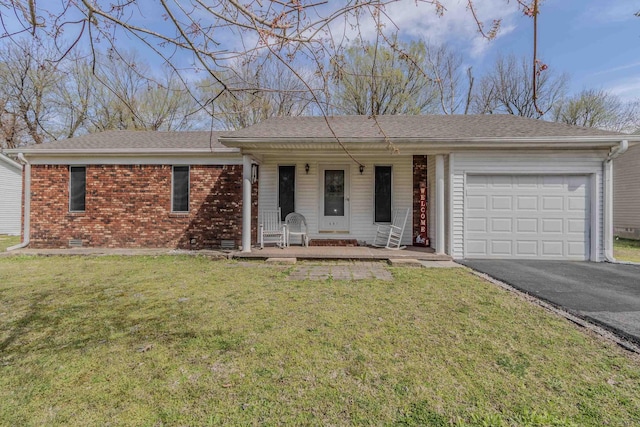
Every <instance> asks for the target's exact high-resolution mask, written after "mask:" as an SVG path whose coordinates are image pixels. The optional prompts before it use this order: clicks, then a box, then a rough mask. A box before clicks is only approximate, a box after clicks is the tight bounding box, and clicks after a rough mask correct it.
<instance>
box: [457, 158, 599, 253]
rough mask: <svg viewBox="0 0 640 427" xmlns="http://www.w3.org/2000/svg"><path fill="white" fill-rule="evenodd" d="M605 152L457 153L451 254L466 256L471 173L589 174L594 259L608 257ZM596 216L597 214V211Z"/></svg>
mask: <svg viewBox="0 0 640 427" xmlns="http://www.w3.org/2000/svg"><path fill="white" fill-rule="evenodd" d="M605 156H606V153H604V152H597V151H593V152H591V151H590V152H584V151H582V152H581V151H567V152H563V151H548V152H524V151H510V152H505V151H496V152H493V151H492V152H486V151H485V152H479V151H478V152H459V153H456V154H455V162H454V170H453V173H452V174H451V179H452V185H451V186H452V192H453V199H452V206H453V212H452V215H451V218H452V230H451V233H452V236H453V247H452V253H451V255H452V256H453V257H454V258H463V257H464V254H465V252H464V195H465V188H464V187H465V179H466V176H467V174H474V173H480V174H534V175H544V174H555V175H558V174H569V175H572V174H579V175H588V176H589V179H590V180H591V185H592V188H593V191H592V192H591V193H592V196H591V197H593V198H594V200H593V201H592V212H591V214H590V216H591V218H592V220H591V239H592V242H595V243H597V248H598V250H597V253H595V254H594V255H593V257H594V258H595V259H594V260H597V261H600V260H602V259H603V257H604V252H603V251H604V249H603V248H604V241H603V234H602V229H603V223H602V218H603V198H602V195H603V188H602V161H603V160H604V158H605ZM593 211H596V212H595V215H594V212H593Z"/></svg>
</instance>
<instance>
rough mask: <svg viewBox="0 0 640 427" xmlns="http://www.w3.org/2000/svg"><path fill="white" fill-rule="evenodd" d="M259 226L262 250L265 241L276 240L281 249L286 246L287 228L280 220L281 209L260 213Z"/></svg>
mask: <svg viewBox="0 0 640 427" xmlns="http://www.w3.org/2000/svg"><path fill="white" fill-rule="evenodd" d="M258 223H259V226H258V243H259V244H260V249H264V243H265V239H269V238H275V242H276V244H277V245H278V247H280V248H284V247H285V246H286V243H287V241H286V239H287V237H286V230H285V229H286V227H285V225H284V224H283V223H282V221H281V220H280V208H278V209H273V210H267V209H264V210H262V211H260V219H259V222H258Z"/></svg>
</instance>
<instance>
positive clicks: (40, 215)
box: [30, 165, 258, 249]
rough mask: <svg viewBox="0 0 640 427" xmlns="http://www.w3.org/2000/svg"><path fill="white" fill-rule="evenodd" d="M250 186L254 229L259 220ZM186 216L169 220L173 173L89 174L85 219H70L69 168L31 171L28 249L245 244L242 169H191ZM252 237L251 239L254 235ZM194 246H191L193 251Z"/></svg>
mask: <svg viewBox="0 0 640 427" xmlns="http://www.w3.org/2000/svg"><path fill="white" fill-rule="evenodd" d="M257 195H258V190H257V184H256V185H254V186H253V199H252V202H253V203H252V204H253V206H252V216H253V219H252V224H253V228H255V224H256V223H257V212H258V206H257V201H258V197H257ZM189 206H190V212H188V213H171V165H89V166H87V186H86V211H85V212H82V213H71V212H69V166H68V165H34V166H32V170H31V244H30V247H34V248H66V247H68V246H69V240H71V239H79V240H82V244H83V246H88V247H111V248H113V247H172V248H182V249H203V248H216V247H219V246H220V241H221V240H233V241H234V242H235V245H236V246H239V245H240V244H241V240H242V166H240V165H229V166H191V177H190V201H189ZM252 235H255V231H254V232H253V233H252ZM192 239H195V240H194V242H195V243H193V244H192V243H191V241H192Z"/></svg>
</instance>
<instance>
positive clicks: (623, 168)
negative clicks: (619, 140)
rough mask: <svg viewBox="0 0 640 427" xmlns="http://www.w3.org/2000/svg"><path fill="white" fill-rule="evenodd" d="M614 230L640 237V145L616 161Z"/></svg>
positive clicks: (625, 234)
mask: <svg viewBox="0 0 640 427" xmlns="http://www.w3.org/2000/svg"><path fill="white" fill-rule="evenodd" d="M613 232H614V234H615V235H616V236H620V237H623V238H628V239H640V146H636V147H632V148H630V149H629V151H628V152H627V153H626V154H625V155H624V156H620V157H619V158H618V159H616V160H615V161H614V169H613Z"/></svg>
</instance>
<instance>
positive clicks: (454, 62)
mask: <svg viewBox="0 0 640 427" xmlns="http://www.w3.org/2000/svg"><path fill="white" fill-rule="evenodd" d="M425 46H426V55H425V72H426V73H427V74H428V75H429V76H430V78H431V81H432V82H433V84H434V85H435V87H436V93H437V96H438V100H439V105H440V112H441V113H442V114H460V113H462V114H467V113H468V112H469V107H470V105H471V99H472V93H473V84H474V78H473V75H472V73H471V67H469V68H467V69H466V78H467V80H466V83H465V84H463V78H462V76H461V70H462V61H463V60H462V56H461V55H460V54H457V53H455V52H453V51H452V50H451V49H450V48H449V47H448V46H446V45H440V46H436V45H433V44H430V43H427V44H426V45H425Z"/></svg>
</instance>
